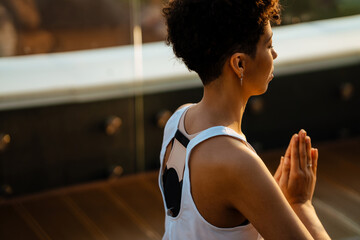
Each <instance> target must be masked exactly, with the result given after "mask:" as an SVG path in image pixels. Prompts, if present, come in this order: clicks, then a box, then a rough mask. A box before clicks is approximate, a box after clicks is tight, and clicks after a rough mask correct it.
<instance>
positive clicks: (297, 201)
mask: <svg viewBox="0 0 360 240" xmlns="http://www.w3.org/2000/svg"><path fill="white" fill-rule="evenodd" d="M271 36H272V31H271V27H270V24H268V25H267V27H266V29H265V32H264V34H263V35H262V36H261V38H260V40H259V42H258V44H257V52H256V56H255V58H252V57H250V56H248V55H247V54H244V53H235V54H233V55H232V56H231V57H230V58H229V59H228V60H227V62H226V63H225V65H224V67H223V73H222V75H221V76H220V77H219V78H218V79H216V80H215V81H214V82H212V83H210V84H209V85H207V86H205V87H204V96H203V99H202V100H201V101H200V102H199V103H198V104H196V105H194V106H192V107H191V108H190V109H189V110H188V112H187V114H186V116H185V129H186V131H187V132H188V133H189V134H194V133H197V132H200V131H203V130H205V129H207V128H209V127H213V126H219V125H220V126H226V127H229V128H232V129H233V130H235V131H236V132H238V133H239V134H241V135H243V133H242V131H241V120H242V116H243V113H244V110H245V107H246V103H247V101H248V99H249V98H250V97H251V96H254V95H259V94H263V93H264V92H266V90H267V87H268V84H269V82H270V81H271V79H272V77H273V75H272V73H273V60H274V59H275V58H276V57H277V54H276V52H275V51H274V49H273V48H272V46H271V42H272V40H271ZM242 77H243V80H242V81H240V79H241V78H242ZM199 116H201V117H199ZM304 132H305V131H303V130H302V131H301V132H299V135H297V134H296V135H294V136H293V137H292V139H291V141H290V144H289V147H288V149H287V151H286V153H285V155H284V158H282V161H281V162H280V165H279V168H278V170H277V172H276V174H275V176H274V177H273V176H272V175H271V174H270V172H269V170H268V169H267V168H266V166H265V164H264V163H263V161H262V160H261V159H260V157H259V156H258V155H257V154H256V153H254V152H253V151H252V150H250V149H249V148H248V147H247V146H246V145H245V144H244V143H242V142H241V141H239V140H237V139H234V138H231V137H228V136H218V137H214V138H211V139H209V140H207V141H205V142H203V143H201V144H199V145H198V146H197V147H195V148H194V150H193V151H192V153H191V158H190V163H189V164H190V165H189V166H190V179H191V192H192V196H193V199H194V202H195V204H196V206H197V208H198V210H199V212H200V213H201V215H202V216H203V217H204V218H205V219H206V220H207V221H208V222H209V223H210V224H213V225H215V226H217V227H223V228H227V227H235V226H238V225H240V224H241V223H242V222H244V220H245V219H248V220H249V221H250V222H251V223H252V225H254V227H255V228H256V229H257V230H258V232H259V233H260V234H261V235H262V236H263V237H264V238H265V239H330V238H329V236H328V235H327V233H326V231H325V230H324V228H323V227H322V225H321V223H320V221H319V220H318V218H317V216H316V213H315V210H314V208H313V207H312V204H311V200H312V195H313V192H314V187H315V181H316V168H317V159H318V153H317V150H316V149H314V148H312V147H311V141H310V138H309V137H306V133H305V134H304ZM170 149H171V148H170V146H169V147H168V150H167V152H166V154H165V162H166V160H167V156H168V154H169V151H170ZM308 163H312V167H311V168H309V167H308V166H307V165H308ZM164 165H165V164H164Z"/></svg>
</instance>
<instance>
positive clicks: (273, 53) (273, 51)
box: [272, 49, 278, 60]
mask: <svg viewBox="0 0 360 240" xmlns="http://www.w3.org/2000/svg"><path fill="white" fill-rule="evenodd" d="M277 56H278V54H277V52H276V51H275V50H274V49H272V57H273V60H275V59H276V58H277Z"/></svg>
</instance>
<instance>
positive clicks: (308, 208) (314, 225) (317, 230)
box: [291, 201, 331, 240]
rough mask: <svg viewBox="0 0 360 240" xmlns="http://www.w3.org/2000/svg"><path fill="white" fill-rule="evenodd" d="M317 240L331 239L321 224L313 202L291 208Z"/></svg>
mask: <svg viewBox="0 0 360 240" xmlns="http://www.w3.org/2000/svg"><path fill="white" fill-rule="evenodd" d="M291 207H292V208H293V210H294V211H295V213H296V215H297V216H298V217H299V218H300V220H301V221H302V223H303V224H304V225H305V227H306V228H307V230H308V231H309V232H310V234H311V235H312V237H313V238H314V239H315V240H328V239H331V238H330V237H329V235H328V234H327V232H326V230H325V228H324V227H323V225H322V223H321V222H320V220H319V218H318V216H317V214H316V212H315V209H314V207H313V205H312V204H311V202H310V201H309V202H307V203H303V204H294V205H292V206H291Z"/></svg>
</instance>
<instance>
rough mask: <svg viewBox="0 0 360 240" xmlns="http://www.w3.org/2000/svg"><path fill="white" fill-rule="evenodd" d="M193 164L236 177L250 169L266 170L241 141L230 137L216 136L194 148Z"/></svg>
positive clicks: (256, 156)
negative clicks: (232, 174) (214, 168)
mask: <svg viewBox="0 0 360 240" xmlns="http://www.w3.org/2000/svg"><path fill="white" fill-rule="evenodd" d="M191 158H192V159H196V160H195V161H194V162H199V164H205V163H204V162H203V161H206V165H207V166H208V167H209V168H211V167H216V168H217V170H218V171H226V172H227V173H228V174H230V173H234V174H236V175H238V174H239V171H240V172H248V171H249V170H252V168H261V169H262V170H264V171H265V170H266V171H267V168H266V166H265V164H264V163H263V162H262V160H261V159H260V157H259V156H258V155H257V154H256V153H255V152H253V151H252V150H251V149H249V147H247V146H246V145H245V143H243V142H242V141H241V140H239V139H235V138H233V137H230V136H217V137H213V138H210V139H208V140H206V141H205V142H203V143H201V144H199V145H198V146H196V147H195V149H194V150H193V152H192V154H191Z"/></svg>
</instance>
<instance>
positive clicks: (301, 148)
mask: <svg viewBox="0 0 360 240" xmlns="http://www.w3.org/2000/svg"><path fill="white" fill-rule="evenodd" d="M305 137H306V132H305V130H304V129H301V130H300V132H299V155H300V167H301V169H302V170H303V171H305V170H306V168H307V159H306V144H305Z"/></svg>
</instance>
